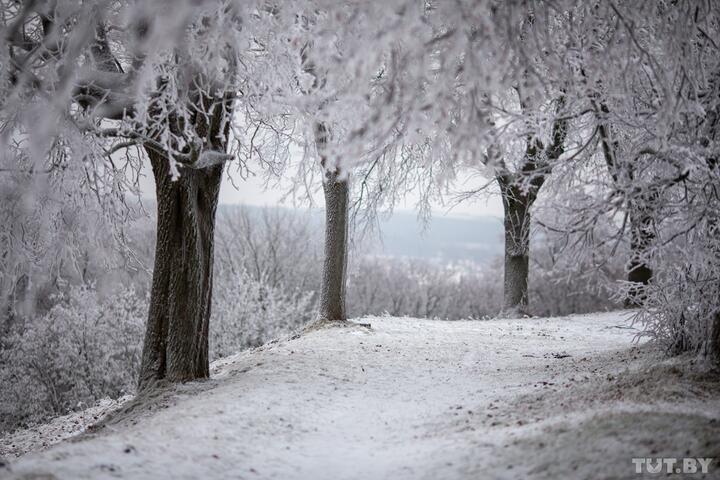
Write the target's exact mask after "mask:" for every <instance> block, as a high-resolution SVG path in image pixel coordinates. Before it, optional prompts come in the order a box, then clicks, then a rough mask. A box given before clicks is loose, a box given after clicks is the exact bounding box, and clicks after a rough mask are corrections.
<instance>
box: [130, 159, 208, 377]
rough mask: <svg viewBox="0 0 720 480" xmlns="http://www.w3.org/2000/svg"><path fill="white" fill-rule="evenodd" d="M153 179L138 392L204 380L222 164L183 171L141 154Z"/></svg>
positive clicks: (206, 368)
mask: <svg viewBox="0 0 720 480" xmlns="http://www.w3.org/2000/svg"><path fill="white" fill-rule="evenodd" d="M147 151H148V155H149V157H150V162H151V164H152V168H153V174H154V176H155V187H156V196H157V242H156V245H155V267H154V270H153V282H152V290H151V294H150V311H149V314H148V322H147V329H146V333H145V343H144V346H143V354H142V365H141V371H140V380H139V389H140V390H143V389H145V388H147V387H150V386H152V385H154V384H155V383H157V382H158V381H162V380H167V381H171V382H176V381H188V380H193V379H198V378H207V377H208V376H209V363H208V326H209V319H210V302H211V297H212V271H213V246H214V230H215V213H216V209H217V204H218V194H219V192H220V182H221V179H222V165H216V166H213V167H209V168H206V169H199V170H193V169H184V170H183V172H182V175H181V176H180V177H179V178H178V179H176V180H173V179H172V178H171V176H170V172H169V162H168V159H167V157H166V156H165V155H163V154H161V153H158V152H156V151H155V150H152V149H147Z"/></svg>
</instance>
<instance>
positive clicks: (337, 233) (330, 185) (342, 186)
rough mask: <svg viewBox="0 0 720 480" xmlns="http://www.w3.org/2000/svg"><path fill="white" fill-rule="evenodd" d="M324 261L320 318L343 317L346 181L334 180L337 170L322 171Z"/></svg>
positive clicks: (345, 273)
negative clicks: (323, 178) (323, 176)
mask: <svg viewBox="0 0 720 480" xmlns="http://www.w3.org/2000/svg"><path fill="white" fill-rule="evenodd" d="M323 192H324V193H325V261H324V265H323V273H322V285H321V287H320V318H321V319H323V320H346V313H345V281H346V275H347V249H348V204H349V196H350V189H349V185H348V181H347V180H338V173H337V172H332V173H331V172H326V174H325V181H324V182H323Z"/></svg>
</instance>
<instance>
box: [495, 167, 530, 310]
mask: <svg viewBox="0 0 720 480" xmlns="http://www.w3.org/2000/svg"><path fill="white" fill-rule="evenodd" d="M499 183H500V189H501V193H502V200H503V207H504V210H505V221H504V224H505V285H504V302H503V315H504V316H522V315H526V314H527V313H528V312H527V308H528V274H529V264H530V207H531V205H532V203H533V201H534V198H533V197H532V196H528V195H527V194H526V193H524V192H523V191H522V190H521V189H520V188H519V187H518V186H515V185H511V184H508V183H507V182H503V181H500V182H499Z"/></svg>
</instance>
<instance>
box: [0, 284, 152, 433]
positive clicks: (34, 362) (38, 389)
mask: <svg viewBox="0 0 720 480" xmlns="http://www.w3.org/2000/svg"><path fill="white" fill-rule="evenodd" d="M56 301H57V303H56V305H55V306H54V307H52V308H51V309H50V311H49V312H48V313H46V314H45V315H42V316H39V317H37V318H34V319H33V320H32V321H28V320H26V321H24V322H23V325H21V326H19V327H17V328H15V329H14V331H13V332H11V333H10V335H9V336H8V338H6V339H5V341H4V342H3V343H4V348H2V350H0V366H1V367H2V368H1V369H0V385H2V386H3V388H2V389H0V414H1V420H0V429H10V428H13V427H17V426H21V425H23V424H25V425H26V424H29V423H34V422H38V421H41V420H44V419H45V418H47V417H50V416H55V415H62V414H65V413H67V412H69V411H71V410H73V409H77V408H81V407H84V406H88V405H90V404H93V403H94V402H95V401H96V400H98V399H100V398H104V397H112V398H117V397H119V396H121V395H123V394H125V393H127V392H132V391H133V390H134V387H135V381H136V377H137V372H138V368H139V365H140V344H141V338H142V330H143V325H144V320H145V315H146V308H147V307H146V303H145V302H144V301H143V299H142V298H139V297H138V296H137V295H136V294H135V292H134V290H133V289H132V288H130V289H123V290H120V291H118V292H117V293H115V294H114V295H111V296H107V297H105V298H100V296H98V294H97V293H96V292H95V291H94V289H92V288H91V287H87V286H79V287H70V289H69V290H68V291H67V292H66V293H64V294H61V296H59V297H58V298H56Z"/></svg>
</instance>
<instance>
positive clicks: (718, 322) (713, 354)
mask: <svg viewBox="0 0 720 480" xmlns="http://www.w3.org/2000/svg"><path fill="white" fill-rule="evenodd" d="M711 322H712V323H711V325H710V338H709V339H708V349H707V350H708V351H707V354H708V357H710V362H711V363H713V364H714V365H715V367H717V368H720V313H716V314H715V315H713V318H712V320H711Z"/></svg>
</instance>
